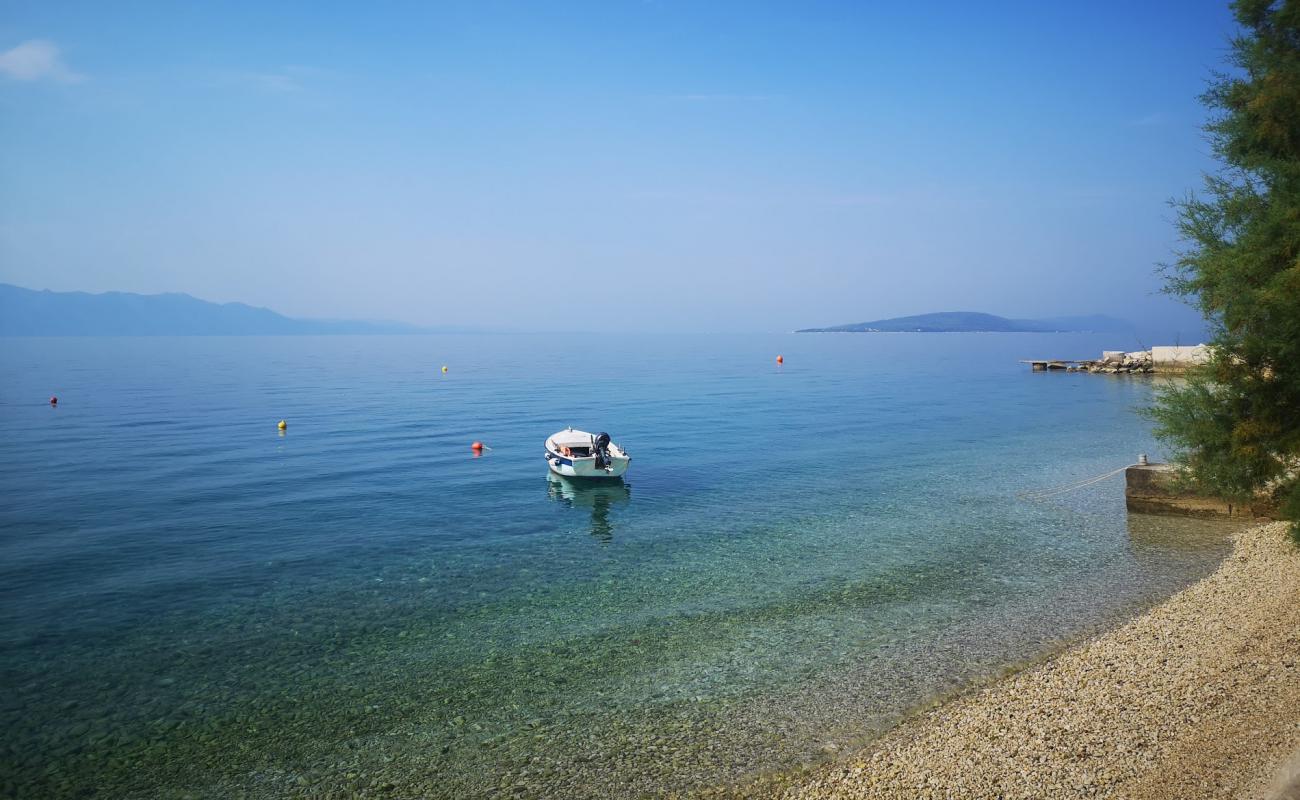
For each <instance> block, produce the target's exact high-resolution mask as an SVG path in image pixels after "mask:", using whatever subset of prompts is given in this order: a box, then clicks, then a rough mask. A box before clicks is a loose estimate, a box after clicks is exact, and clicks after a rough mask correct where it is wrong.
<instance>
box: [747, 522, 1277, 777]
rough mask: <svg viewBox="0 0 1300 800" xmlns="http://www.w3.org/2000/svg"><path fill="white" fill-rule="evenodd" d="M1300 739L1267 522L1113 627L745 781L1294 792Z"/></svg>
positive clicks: (1272, 533) (1273, 530)
mask: <svg viewBox="0 0 1300 800" xmlns="http://www.w3.org/2000/svg"><path fill="white" fill-rule="evenodd" d="M1298 750H1300V550H1298V549H1297V548H1296V547H1295V545H1293V544H1292V543H1291V541H1290V540H1289V539H1288V538H1287V535H1286V524H1285V523H1271V524H1266V525H1260V526H1256V527H1252V528H1248V529H1246V530H1243V531H1241V532H1239V533H1237V534H1236V535H1235V540H1234V546H1233V550H1232V553H1231V554H1230V555H1229V556H1228V557H1227V558H1226V559H1225V560H1224V562H1223V564H1222V565H1220V567H1219V568H1218V570H1216V571H1215V572H1214V573H1212V574H1211V575H1209V576H1208V577H1206V578H1204V579H1203V580H1201V581H1199V582H1197V583H1195V584H1193V585H1192V586H1190V587H1188V588H1187V589H1185V590H1183V591H1181V592H1179V593H1178V594H1176V595H1174V596H1173V597H1171V598H1170V599H1169V600H1167V601H1165V602H1164V603H1162V604H1161V605H1159V606H1157V607H1155V608H1153V609H1152V610H1150V611H1148V612H1147V613H1145V614H1143V615H1142V616H1140V617H1137V618H1136V619H1133V620H1131V621H1130V622H1128V623H1126V624H1125V625H1123V626H1122V627H1120V628H1117V629H1114V630H1112V631H1109V632H1107V633H1104V634H1101V635H1100V636H1098V637H1096V638H1093V639H1090V640H1088V641H1086V642H1083V643H1081V644H1079V645H1077V646H1075V647H1073V648H1071V649H1069V650H1067V651H1065V652H1063V653H1061V654H1059V655H1057V656H1055V657H1053V658H1051V659H1049V660H1047V661H1045V662H1043V663H1041V664H1039V665H1038V666H1036V667H1033V668H1030V669H1028V670H1026V671H1024V672H1021V673H1018V674H1016V675H1013V676H1010V677H1008V678H1005V679H1003V680H1001V681H998V682H996V683H994V684H992V685H990V686H987V687H986V688H983V689H979V690H976V691H973V692H971V693H970V694H967V695H964V696H961V697H958V698H956V699H954V700H952V701H950V702H948V703H945V704H943V705H941V706H939V707H937V708H935V709H933V710H931V711H928V712H926V713H924V714H922V715H920V716H919V717H916V718H914V719H913V720H911V721H909V722H907V723H904V724H903V725H902V726H900V727H899V728H896V729H895V730H894V731H892V732H890V733H889V734H886V735H885V736H883V737H882V738H880V739H878V740H876V741H875V742H874V743H873V744H872V745H871V746H869V747H868V748H867V749H866V750H863V751H862V752H860V753H858V754H857V755H855V756H853V757H852V758H851V759H849V760H848V761H844V762H840V763H837V764H832V765H828V766H826V767H823V768H821V769H820V770H818V771H815V772H813V773H811V774H810V775H805V776H801V777H790V776H787V777H788V778H789V780H790V781H792V783H789V782H786V783H785V785H784V786H782V785H781V784H782V783H783V781H781V780H778V781H777V782H776V783H775V785H774V784H773V783H772V782H769V781H764V782H762V786H763V788H762V789H759V788H758V786H759V785H757V784H756V785H755V786H754V787H751V789H755V790H757V791H758V793H759V794H765V795H771V796H778V797H782V798H789V799H790V800H794V799H795V798H798V799H799V800H812V799H817V800H820V799H821V798H866V797H870V798H1044V797H1053V798H1062V797H1065V798H1075V797H1116V798H1162V799H1163V798H1170V799H1172V798H1180V800H1186V799H1189V798H1209V797H1214V798H1220V797H1260V798H1282V797H1286V798H1292V797H1296V798H1300V760H1298V758H1300V753H1297V751H1298ZM1293 754H1296V755H1293ZM738 791H739V792H740V793H741V794H748V793H749V792H748V791H746V790H744V789H740V790H738Z"/></svg>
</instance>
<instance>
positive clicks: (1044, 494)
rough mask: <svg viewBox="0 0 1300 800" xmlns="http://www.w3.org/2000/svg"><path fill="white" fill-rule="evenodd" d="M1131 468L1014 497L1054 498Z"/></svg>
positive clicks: (1022, 493) (1021, 493)
mask: <svg viewBox="0 0 1300 800" xmlns="http://www.w3.org/2000/svg"><path fill="white" fill-rule="evenodd" d="M1131 466H1133V465H1132V464H1125V465H1124V466H1122V467H1120V468H1119V469H1113V470H1111V471H1110V472H1107V473H1104V474H1102V475H1098V476H1096V477H1094V478H1086V479H1084V480H1081V481H1077V482H1075V483H1070V484H1066V485H1065V486H1055V487H1052V488H1050V489H1033V490H1030V491H1028V492H1020V493H1019V494H1017V495H1016V497H1018V498H1020V499H1021V500H1042V499H1044V498H1048V497H1055V496H1056V495H1058V494H1065V493H1066V492H1073V491H1074V490H1075V489H1082V488H1083V487H1085V486H1091V485H1093V484H1094V483H1100V482H1101V481H1104V480H1106V479H1107V478H1112V477H1114V476H1116V475H1118V474H1120V473H1121V472H1123V471H1124V470H1126V469H1128V468H1129V467H1131Z"/></svg>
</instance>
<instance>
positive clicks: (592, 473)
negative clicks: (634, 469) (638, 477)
mask: <svg viewBox="0 0 1300 800" xmlns="http://www.w3.org/2000/svg"><path fill="white" fill-rule="evenodd" d="M631 461H632V459H630V458H628V457H626V456H623V457H619V456H611V457H610V459H609V466H608V467H606V468H603V469H602V468H600V467H597V466H596V459H595V458H565V457H564V456H560V455H556V454H555V453H552V452H550V451H547V453H546V465H547V466H548V467H550V468H551V472H554V473H555V474H556V475H563V476H564V477H566V478H621V477H623V474H624V473H626V472H627V465H628V464H629V463H631Z"/></svg>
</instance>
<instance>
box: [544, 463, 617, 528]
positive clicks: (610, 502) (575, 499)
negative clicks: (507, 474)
mask: <svg viewBox="0 0 1300 800" xmlns="http://www.w3.org/2000/svg"><path fill="white" fill-rule="evenodd" d="M546 491H547V494H549V495H550V497H551V499H552V500H554V501H556V502H557V503H563V504H565V505H566V506H569V507H570V508H589V509H591V535H592V536H593V537H595V539H596V540H597V541H599V542H601V543H602V544H608V543H609V542H611V541H613V539H614V525H613V523H611V522H610V519H609V512H610V509H611V508H613V507H614V506H615V505H626V504H627V503H628V501H630V500H631V499H632V487H630V486H628V485H627V484H626V483H623V479H622V478H618V479H615V480H614V481H610V480H602V481H584V480H582V479H580V478H579V479H573V478H564V477H561V476H559V475H556V474H555V473H548V474H547V476H546Z"/></svg>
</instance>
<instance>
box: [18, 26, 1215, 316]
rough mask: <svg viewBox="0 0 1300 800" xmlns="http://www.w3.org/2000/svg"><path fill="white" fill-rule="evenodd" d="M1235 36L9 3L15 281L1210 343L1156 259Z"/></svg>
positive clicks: (277, 305) (383, 304) (323, 305)
mask: <svg viewBox="0 0 1300 800" xmlns="http://www.w3.org/2000/svg"><path fill="white" fill-rule="evenodd" d="M1233 31H1234V28H1233V25H1232V22H1231V19H1230V16H1229V13H1228V11H1227V9H1226V8H1224V7H1223V6H1222V4H1221V3H1219V2H1196V3H1157V4H1151V5H1148V6H1146V7H1144V8H1141V9H1134V8H1131V7H1129V6H1128V5H1127V4H1120V3H1113V2H1112V3H1102V4H1097V5H1093V6H1088V7H1086V8H1074V7H1069V8H1066V7H1050V6H1049V7H1038V6H1033V7H1027V8H1026V7H1020V6H1019V5H1017V4H1011V3H1002V4H997V5H993V6H988V7H969V6H966V5H963V4H955V3H954V4H946V3H940V4H938V5H932V6H927V7H925V8H924V9H865V8H857V7H852V6H848V7H846V6H841V5H835V4H820V3H819V4H803V5H799V6H786V5H775V4H763V5H748V4H735V5H731V4H725V5H710V6H701V7H697V6H694V5H677V4H673V3H656V2H646V3H628V4H574V5H566V6H563V7H536V6H529V5H523V4H520V5H512V4H502V5H497V6H492V7H490V8H489V7H486V6H483V5H481V4H441V5H438V6H437V7H425V6H414V5H413V6H403V5H393V6H385V7H384V8H383V9H380V10H375V9H366V10H358V9H336V8H321V7H316V6H311V5H306V4H302V5H292V6H280V7H276V8H274V9H268V8H265V7H262V6H260V5H253V4H234V5H230V6H223V7H221V8H219V9H218V8H203V7H199V8H179V7H173V6H170V5H166V4H157V5H153V4H143V5H139V6H134V7H132V8H131V9H130V10H129V11H122V10H119V9H111V8H108V7H101V6H97V5H94V4H84V5H77V4H73V5H72V6H71V7H69V6H61V7H59V8H52V7H47V6H43V5H41V4H8V5H6V12H5V13H4V15H3V19H2V20H0V111H2V112H3V116H4V118H5V123H4V125H3V127H0V131H3V132H2V133H0V136H3V141H4V144H5V146H4V147H3V148H0V174H3V184H2V186H3V188H0V281H4V282H8V283H13V284H17V285H20V286H24V287H28V288H33V289H50V290H54V291H86V292H104V291H124V292H136V293H141V294H154V293H165V292H181V293H185V294H190V295H192V296H195V297H198V298H202V299H205V300H209V301H212V302H241V303H247V304H249V305H253V306H260V307H266V308H270V309H273V310H275V311H277V312H280V313H282V314H285V315H288V316H291V317H297V318H323V319H383V320H394V321H401V322H407V323H412V324H416V325H422V326H438V325H453V326H472V327H481V328H484V329H489V330H492V329H500V330H518V331H525V330H538V331H546V330H573V329H579V328H581V329H591V328H593V327H598V326H599V325H600V324H601V322H600V321H601V320H604V321H606V324H608V325H611V326H617V327H618V329H620V330H633V331H656V330H687V331H738V332H743V331H780V330H793V329H796V328H801V327H816V326H829V325H836V324H844V323H851V322H859V321H864V320H872V319H882V318H889V317H898V316H906V315H910V314H919V313H927V312H934V311H944V310H954V309H961V310H972V311H983V312H988V313H992V314H998V315H1001V316H1005V317H1010V318H1036V317H1053V316H1064V315H1078V314H1092V313H1102V314H1111V315H1114V316H1118V317H1122V318H1126V319H1129V320H1131V321H1133V322H1134V323H1135V324H1138V325H1140V326H1142V327H1145V328H1150V329H1153V330H1167V331H1170V332H1190V331H1197V332H1199V330H1200V325H1199V319H1198V317H1197V315H1196V313H1195V312H1193V311H1192V310H1190V309H1188V308H1186V307H1185V306H1183V305H1182V304H1180V303H1179V302H1177V301H1176V300H1174V299H1172V298H1169V297H1166V296H1163V295H1160V294H1159V289H1160V286H1161V280H1160V277H1159V276H1158V275H1157V273H1156V264H1157V263H1159V262H1162V261H1168V260H1171V258H1172V254H1173V252H1174V250H1175V248H1176V247H1177V238H1176V232H1175V230H1174V227H1173V224H1172V220H1171V214H1170V212H1169V210H1168V207H1167V201H1168V200H1169V198H1171V197H1178V196H1182V195H1184V194H1185V193H1186V192H1188V191H1190V190H1195V189H1197V188H1198V187H1199V185H1200V175H1201V173H1202V172H1203V171H1205V170H1208V169H1210V168H1211V167H1212V158H1211V153H1210V152H1209V147H1208V145H1207V144H1206V143H1205V142H1204V139H1203V136H1202V133H1201V130H1200V127H1201V125H1202V124H1203V123H1204V120H1205V113H1204V111H1203V109H1202V108H1201V106H1200V105H1199V103H1198V101H1197V96H1198V95H1199V94H1200V93H1201V92H1202V91H1203V90H1204V88H1205V85H1206V80H1207V79H1208V78H1209V76H1210V74H1211V72H1212V71H1213V70H1215V69H1224V68H1225V64H1224V63H1223V62H1224V58H1225V56H1226V53H1227V45H1226V43H1227V40H1228V38H1229V37H1230V36H1231V35H1232V33H1233ZM575 320H581V321H582V322H583V324H577V323H575ZM1184 338H1186V339H1191V338H1195V336H1194V335H1192V334H1191V333H1188V334H1187V335H1186V336H1184Z"/></svg>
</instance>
